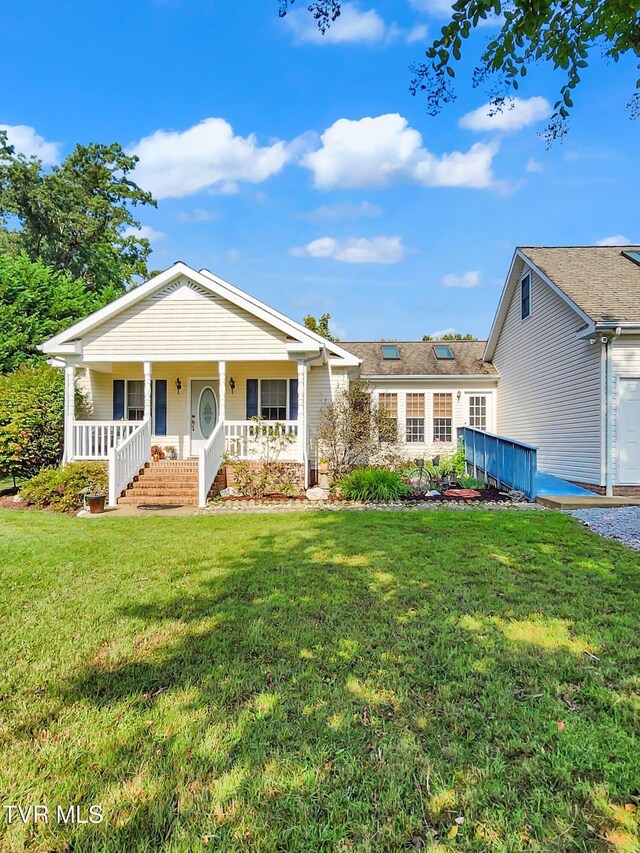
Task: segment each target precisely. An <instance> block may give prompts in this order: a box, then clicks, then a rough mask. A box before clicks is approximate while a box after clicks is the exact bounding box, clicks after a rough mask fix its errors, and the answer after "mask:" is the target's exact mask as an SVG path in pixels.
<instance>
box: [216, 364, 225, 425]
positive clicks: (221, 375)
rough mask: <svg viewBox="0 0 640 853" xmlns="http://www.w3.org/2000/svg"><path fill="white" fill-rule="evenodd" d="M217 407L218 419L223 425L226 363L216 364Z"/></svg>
mask: <svg viewBox="0 0 640 853" xmlns="http://www.w3.org/2000/svg"><path fill="white" fill-rule="evenodd" d="M218 406H219V407H220V413H219V419H220V420H221V421H222V422H223V423H224V421H225V419H226V417H227V362H226V361H219V362H218Z"/></svg>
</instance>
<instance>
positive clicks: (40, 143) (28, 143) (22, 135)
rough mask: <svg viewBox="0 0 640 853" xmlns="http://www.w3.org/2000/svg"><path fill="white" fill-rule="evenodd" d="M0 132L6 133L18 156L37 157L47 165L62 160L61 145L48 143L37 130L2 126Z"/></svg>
mask: <svg viewBox="0 0 640 853" xmlns="http://www.w3.org/2000/svg"><path fill="white" fill-rule="evenodd" d="M0 130H5V131H6V133H7V140H8V142H9V145H13V147H14V148H15V149H16V151H17V152H18V154H24V155H26V156H27V157H37V158H38V160H42V162H43V163H46V164H47V165H50V164H51V163H57V162H58V161H59V160H60V143H59V142H47V141H46V139H45V138H44V137H43V136H40V134H38V133H36V131H35V128H33V127H29V125H26V124H14V125H11V124H0Z"/></svg>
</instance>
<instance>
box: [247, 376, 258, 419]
mask: <svg viewBox="0 0 640 853" xmlns="http://www.w3.org/2000/svg"><path fill="white" fill-rule="evenodd" d="M257 414H258V380H257V379H247V420H249V419H250V418H255V417H256V416H257Z"/></svg>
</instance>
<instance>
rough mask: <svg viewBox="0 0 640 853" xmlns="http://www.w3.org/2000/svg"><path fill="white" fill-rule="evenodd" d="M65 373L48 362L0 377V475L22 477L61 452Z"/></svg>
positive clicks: (53, 460)
mask: <svg viewBox="0 0 640 853" xmlns="http://www.w3.org/2000/svg"><path fill="white" fill-rule="evenodd" d="M63 432H64V374H63V372H62V371H61V370H57V369H56V368H55V367H50V366H49V365H48V364H44V363H43V364H39V365H37V366H29V365H24V366H23V367H21V368H19V369H18V370H15V371H14V372H13V373H9V374H7V375H6V376H0V476H3V477H5V476H12V477H14V479H24V478H25V477H32V476H33V475H34V474H37V473H38V471H40V469H41V468H46V467H47V466H55V465H58V464H59V462H60V457H61V455H62V440H63Z"/></svg>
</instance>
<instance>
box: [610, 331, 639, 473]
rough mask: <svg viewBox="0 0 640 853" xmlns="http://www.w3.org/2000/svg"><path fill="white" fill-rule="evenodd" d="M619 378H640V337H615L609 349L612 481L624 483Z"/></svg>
mask: <svg viewBox="0 0 640 853" xmlns="http://www.w3.org/2000/svg"><path fill="white" fill-rule="evenodd" d="M621 379H640V338H639V337H635V336H633V337H627V336H623V337H620V338H615V339H614V341H613V344H612V349H611V380H612V388H611V397H612V405H611V430H612V432H611V441H612V456H613V482H614V483H625V484H626V485H629V484H628V483H627V482H626V478H625V476H624V473H623V472H622V471H619V470H618V398H619V393H620V380H621Z"/></svg>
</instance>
